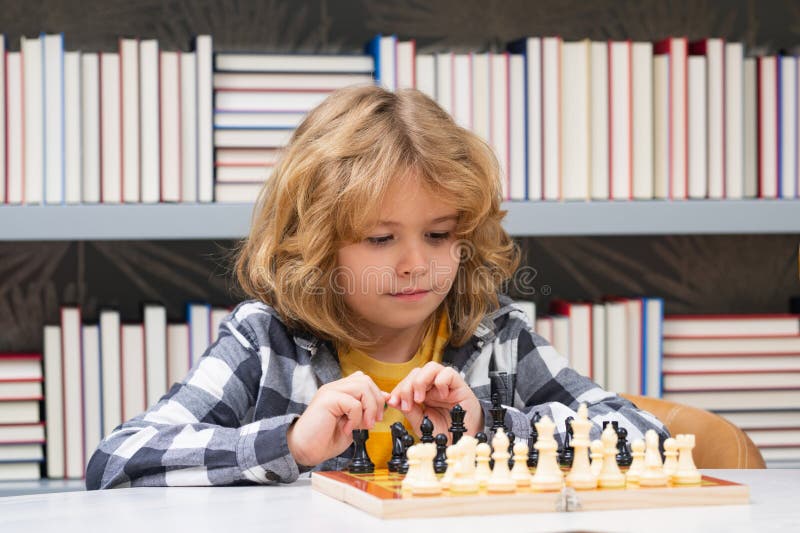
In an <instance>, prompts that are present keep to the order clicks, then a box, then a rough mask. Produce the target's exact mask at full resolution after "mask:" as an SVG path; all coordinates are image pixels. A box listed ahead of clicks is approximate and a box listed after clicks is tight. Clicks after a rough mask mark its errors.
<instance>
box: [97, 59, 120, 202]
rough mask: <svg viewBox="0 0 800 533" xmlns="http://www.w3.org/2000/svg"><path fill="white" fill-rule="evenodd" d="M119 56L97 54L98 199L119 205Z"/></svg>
mask: <svg viewBox="0 0 800 533" xmlns="http://www.w3.org/2000/svg"><path fill="white" fill-rule="evenodd" d="M120 106H121V102H120V63H119V54H116V53H111V52H102V53H101V54H100V165H101V170H100V199H101V201H102V202H103V203H104V204H112V203H113V204H118V203H121V202H122V153H121V150H120V146H121V145H122V117H121V113H120Z"/></svg>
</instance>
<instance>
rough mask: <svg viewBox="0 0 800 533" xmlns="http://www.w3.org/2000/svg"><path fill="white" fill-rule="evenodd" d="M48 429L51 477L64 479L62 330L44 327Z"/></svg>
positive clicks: (47, 446) (45, 407)
mask: <svg viewBox="0 0 800 533" xmlns="http://www.w3.org/2000/svg"><path fill="white" fill-rule="evenodd" d="M44 372H45V382H44V385H45V402H44V413H45V416H44V418H45V429H46V431H47V443H46V452H47V477H49V478H51V479H60V478H63V477H64V398H63V380H62V370H61V327H60V326H50V325H46V326H45V327H44Z"/></svg>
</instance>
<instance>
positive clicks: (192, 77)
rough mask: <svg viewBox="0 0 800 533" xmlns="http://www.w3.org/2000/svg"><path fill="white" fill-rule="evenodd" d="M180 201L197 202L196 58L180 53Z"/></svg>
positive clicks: (192, 53)
mask: <svg viewBox="0 0 800 533" xmlns="http://www.w3.org/2000/svg"><path fill="white" fill-rule="evenodd" d="M180 58H181V64H180V71H181V75H180V82H181V88H180V90H181V94H180V100H181V112H180V116H181V129H180V137H181V160H180V166H181V195H180V196H181V201H182V202H186V203H194V202H197V58H196V56H195V54H194V52H181V53H180Z"/></svg>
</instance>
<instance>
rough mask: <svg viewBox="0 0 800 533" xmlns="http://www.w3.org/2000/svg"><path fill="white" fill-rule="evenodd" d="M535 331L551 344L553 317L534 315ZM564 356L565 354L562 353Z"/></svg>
mask: <svg viewBox="0 0 800 533" xmlns="http://www.w3.org/2000/svg"><path fill="white" fill-rule="evenodd" d="M535 324H536V328H535V331H536V333H537V334H538V335H539V336H540V337H542V338H543V339H544V340H546V341H547V342H549V343H550V344H551V345H552V344H553V317H549V316H537V317H536V322H535ZM562 355H563V356H564V357H566V356H567V354H562Z"/></svg>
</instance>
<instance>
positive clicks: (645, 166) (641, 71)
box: [631, 42, 655, 200]
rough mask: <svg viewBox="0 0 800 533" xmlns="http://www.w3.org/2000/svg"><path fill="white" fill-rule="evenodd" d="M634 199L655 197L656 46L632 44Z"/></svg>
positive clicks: (639, 43) (640, 43)
mask: <svg viewBox="0 0 800 533" xmlns="http://www.w3.org/2000/svg"><path fill="white" fill-rule="evenodd" d="M631 76H632V82H631V91H632V93H633V94H632V95H631V99H632V109H631V113H632V130H631V135H632V143H631V147H632V154H631V158H632V167H631V168H632V172H633V176H632V178H633V198H634V199H636V200H652V199H653V195H654V192H653V187H654V183H655V182H654V179H653V45H652V44H651V43H642V42H637V43H633V44H632V45H631Z"/></svg>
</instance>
